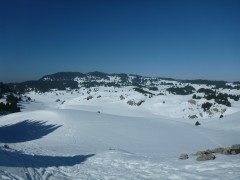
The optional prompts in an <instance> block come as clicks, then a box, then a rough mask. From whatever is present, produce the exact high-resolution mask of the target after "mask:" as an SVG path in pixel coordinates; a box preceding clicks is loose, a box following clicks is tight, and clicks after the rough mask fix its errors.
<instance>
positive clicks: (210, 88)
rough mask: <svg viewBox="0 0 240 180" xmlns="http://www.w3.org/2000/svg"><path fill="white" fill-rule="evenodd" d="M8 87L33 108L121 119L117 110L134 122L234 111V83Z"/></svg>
mask: <svg viewBox="0 0 240 180" xmlns="http://www.w3.org/2000/svg"><path fill="white" fill-rule="evenodd" d="M10 87H12V89H13V90H14V91H15V92H17V93H21V94H23V96H27V97H28V96H29V97H30V98H31V99H32V101H34V102H35V103H31V106H33V108H34V107H35V105H36V106H37V107H39V104H41V103H43V104H44V102H48V103H47V104H49V103H50V104H51V106H53V107H58V108H69V107H70V109H71V108H75V109H82V110H84V109H85V106H89V105H90V106H95V107H96V108H93V109H94V111H102V112H105V113H110V114H112V113H113V112H115V114H119V115H124V114H125V111H124V112H119V111H118V110H117V108H118V106H121V107H122V108H124V109H126V111H128V113H127V115H130V114H131V113H132V112H133V113H132V114H134V116H135V114H136V113H134V111H137V112H139V113H138V114H139V116H141V114H142V112H148V114H151V115H153V116H165V117H169V116H170V117H173V118H185V119H204V118H220V117H224V116H226V115H229V114H232V113H235V112H238V111H239V110H240V101H239V97H240V85H239V83H238V82H234V83H229V82H225V81H209V80H174V79H171V78H160V77H143V76H139V75H127V74H106V73H102V72H90V73H86V74H83V73H78V72H62V73H55V74H52V75H46V76H44V77H42V78H41V79H39V80H38V81H27V82H23V83H19V84H14V85H12V84H11V85H10ZM23 99H24V98H23ZM42 101H44V102H42ZM45 104H46V103H45ZM26 106H27V104H26ZM23 111H24V109H23Z"/></svg>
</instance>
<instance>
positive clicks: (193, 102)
mask: <svg viewBox="0 0 240 180" xmlns="http://www.w3.org/2000/svg"><path fill="white" fill-rule="evenodd" d="M188 103H189V104H192V105H196V104H197V102H196V101H195V100H193V99H190V100H188Z"/></svg>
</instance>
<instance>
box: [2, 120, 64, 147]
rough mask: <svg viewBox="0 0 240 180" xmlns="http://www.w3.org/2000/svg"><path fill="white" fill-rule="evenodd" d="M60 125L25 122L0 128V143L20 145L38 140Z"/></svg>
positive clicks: (44, 122) (43, 122)
mask: <svg viewBox="0 0 240 180" xmlns="http://www.w3.org/2000/svg"><path fill="white" fill-rule="evenodd" d="M59 127H61V126H60V125H56V124H54V125H47V124H46V121H33V120H25V121H21V122H18V123H16V124H11V125H6V126H1V127H0V142H2V143H20V142H26V141H31V140H35V139H40V138H42V137H43V136H46V135H48V134H49V133H51V132H53V131H55V130H56V129H58V128H59Z"/></svg>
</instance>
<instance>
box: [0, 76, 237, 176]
mask: <svg viewBox="0 0 240 180" xmlns="http://www.w3.org/2000/svg"><path fill="white" fill-rule="evenodd" d="M0 85H1V86H0V93H1V108H2V109H1V111H2V114H3V116H0V159H1V162H0V179H56V180H58V179H131V180H132V179H133V180H134V179H189V180H190V179H191V180H192V179H239V177H240V173H239V168H240V165H239V164H240V158H239V154H237V155H224V154H215V156H216V159H215V160H211V161H204V162H199V161H197V160H196V158H197V157H196V155H194V154H195V153H196V152H197V151H200V150H206V149H214V148H217V147H230V146H231V145H233V144H239V143H240V142H239V138H238V137H239V136H240V129H239V127H240V126H239V125H240V121H239V116H240V112H239V111H240V102H239V95H240V90H239V84H238V83H229V82H222V81H205V80H204V81H203V80H196V81H181V80H173V79H166V78H151V77H142V76H138V75H126V74H105V73H99V72H93V73H87V74H82V73H56V74H53V75H47V76H44V77H43V78H41V79H39V80H38V81H28V82H23V83H20V84H0ZM12 105H14V107H15V108H16V107H17V108H18V109H20V110H21V112H16V111H13V112H16V113H12V112H10V111H9V109H6V108H10V107H12ZM18 109H17V110H18ZM197 120H198V121H199V122H200V124H201V125H200V126H195V122H196V121H197ZM182 153H187V154H188V156H189V159H187V160H185V161H183V160H179V156H180V154H182Z"/></svg>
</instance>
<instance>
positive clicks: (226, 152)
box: [223, 148, 231, 155]
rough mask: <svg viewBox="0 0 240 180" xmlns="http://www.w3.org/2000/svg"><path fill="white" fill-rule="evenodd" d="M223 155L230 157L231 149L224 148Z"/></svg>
mask: <svg viewBox="0 0 240 180" xmlns="http://www.w3.org/2000/svg"><path fill="white" fill-rule="evenodd" d="M223 154H225V155H230V154H231V148H225V149H224V151H223Z"/></svg>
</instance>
